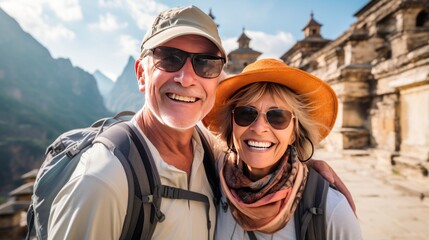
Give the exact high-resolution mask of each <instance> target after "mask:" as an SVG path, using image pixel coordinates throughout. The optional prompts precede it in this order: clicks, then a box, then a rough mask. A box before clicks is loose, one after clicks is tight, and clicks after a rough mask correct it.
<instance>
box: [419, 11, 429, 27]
mask: <svg viewBox="0 0 429 240" xmlns="http://www.w3.org/2000/svg"><path fill="white" fill-rule="evenodd" d="M416 27H429V19H428V12H427V11H425V10H422V11H421V12H420V13H419V14H417V17H416Z"/></svg>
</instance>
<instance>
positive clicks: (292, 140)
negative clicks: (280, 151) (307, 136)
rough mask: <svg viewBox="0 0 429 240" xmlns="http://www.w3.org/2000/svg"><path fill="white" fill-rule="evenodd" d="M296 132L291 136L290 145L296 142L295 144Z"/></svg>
mask: <svg viewBox="0 0 429 240" xmlns="http://www.w3.org/2000/svg"><path fill="white" fill-rule="evenodd" d="M295 134H296V133H295V132H293V133H292V134H291V135H290V138H289V145H292V144H293V143H294V142H295V138H296V137H295Z"/></svg>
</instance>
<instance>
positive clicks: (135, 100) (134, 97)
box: [106, 57, 144, 112]
mask: <svg viewBox="0 0 429 240" xmlns="http://www.w3.org/2000/svg"><path fill="white" fill-rule="evenodd" d="M135 62H136V60H135V59H134V58H133V57H129V59H128V63H127V64H126V66H125V68H124V70H123V72H122V73H121V75H120V76H119V77H118V79H117V80H116V82H115V85H114V86H113V88H112V90H111V91H110V93H109V96H108V97H107V101H106V106H107V108H108V109H109V110H110V111H112V112H120V111H124V110H130V111H134V112H137V111H138V110H139V109H140V108H141V107H142V106H143V103H144V93H142V92H140V91H139V88H138V85H137V78H136V74H135V71H134V64H135Z"/></svg>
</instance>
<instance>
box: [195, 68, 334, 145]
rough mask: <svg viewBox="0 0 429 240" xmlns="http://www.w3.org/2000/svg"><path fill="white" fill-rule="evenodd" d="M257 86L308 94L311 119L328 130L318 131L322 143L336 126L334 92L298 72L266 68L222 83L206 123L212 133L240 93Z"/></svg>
mask: <svg viewBox="0 0 429 240" xmlns="http://www.w3.org/2000/svg"><path fill="white" fill-rule="evenodd" d="M256 82H273V83H278V84H281V85H284V86H286V87H288V88H289V89H291V90H292V91H294V92H295V93H297V94H305V96H306V97H307V98H308V100H309V102H310V104H311V106H312V108H314V110H312V111H311V112H310V117H311V118H312V119H313V120H314V121H316V122H318V123H320V124H322V126H326V128H324V127H321V128H319V132H320V136H321V139H323V138H325V137H326V136H327V135H328V134H329V132H330V130H331V129H332V128H333V126H334V124H335V120H336V117H337V113H338V100H337V96H336V94H335V92H334V90H333V89H332V88H331V87H330V86H329V85H328V84H327V83H326V82H324V81H322V80H320V79H319V78H317V77H315V76H313V75H311V74H309V73H307V72H305V71H302V70H299V69H297V68H291V67H283V68H280V69H279V68H264V69H258V70H255V71H247V72H244V73H241V74H238V75H235V76H232V77H230V78H227V79H225V80H224V81H222V82H221V83H220V84H219V86H218V88H217V93H216V102H215V105H214V107H213V109H212V111H211V112H210V113H209V114H208V115H207V116H206V117H205V118H204V120H203V123H204V125H205V126H206V127H208V128H209V129H210V130H213V131H215V132H217V131H218V130H219V126H220V125H219V124H222V123H218V122H215V121H214V119H216V118H215V117H214V116H216V115H217V114H218V111H219V108H220V107H221V106H222V105H224V104H225V102H226V100H227V99H229V98H230V97H231V96H232V95H233V94H234V93H235V92H236V91H237V90H239V89H241V88H242V87H244V86H247V85H249V84H252V83H256Z"/></svg>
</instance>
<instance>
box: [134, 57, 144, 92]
mask: <svg viewBox="0 0 429 240" xmlns="http://www.w3.org/2000/svg"><path fill="white" fill-rule="evenodd" d="M134 69H135V71H136V77H137V83H138V86H139V91H140V92H144V91H145V88H144V69H143V63H142V59H141V58H139V59H137V60H136V63H135V65H134Z"/></svg>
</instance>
